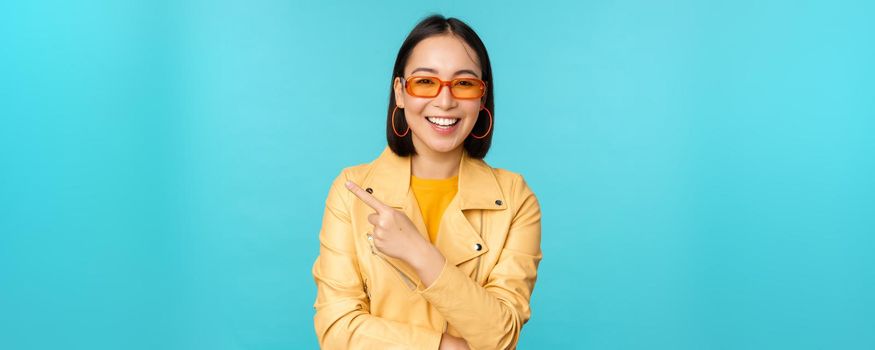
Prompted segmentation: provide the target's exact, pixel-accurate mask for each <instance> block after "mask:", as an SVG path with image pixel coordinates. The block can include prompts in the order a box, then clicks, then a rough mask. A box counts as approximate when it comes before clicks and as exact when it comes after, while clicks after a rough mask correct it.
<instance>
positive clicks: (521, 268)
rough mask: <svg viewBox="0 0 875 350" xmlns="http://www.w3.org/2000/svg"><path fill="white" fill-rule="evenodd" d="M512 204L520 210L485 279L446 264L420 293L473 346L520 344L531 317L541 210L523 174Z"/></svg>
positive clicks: (540, 255) (501, 346) (474, 347)
mask: <svg viewBox="0 0 875 350" xmlns="http://www.w3.org/2000/svg"><path fill="white" fill-rule="evenodd" d="M511 191H512V193H513V194H512V196H511V198H516V202H517V203H513V204H511V203H508V204H511V205H512V208H515V210H516V213H515V214H514V215H513V219H512V222H511V225H510V228H509V230H508V233H507V235H508V236H507V240H506V241H505V245H504V247H502V250H501V253H500V255H499V259H498V262H497V263H496V265H495V267H494V269H493V270H492V271H491V272H490V274H489V276H488V278H487V281H486V284H485V285H483V286H481V285H480V284H479V283H477V282H476V281H474V280H473V279H471V278H470V277H468V276H467V275H466V274H465V273H464V272H462V271H461V270H460V269H459V268H458V267H456V266H455V265H453V264H451V263H449V262H447V263H445V264H444V267H443V269H442V270H441V273H440V275H439V276H438V278H437V279H436V280H435V281H434V282H433V283H432V284H431V285H430V286H428V287H427V288H423V287H420V289H419V290H418V292H419V293H420V295H422V296H423V297H424V298H425V299H426V300H428V302H429V303H431V304H432V305H433V306H434V307H435V308H436V309H437V310H438V311H439V312H440V313H441V315H443V316H444V318H445V319H446V320H447V322H449V323H450V324H451V325H453V327H454V328H455V329H456V330H458V331H459V333H460V334H461V335H462V337H463V338H464V339H465V341H467V342H468V345H469V346H470V347H471V349H513V348H516V345H517V341H518V339H519V335H520V330H521V329H522V326H523V324H525V323H526V321H528V320H529V317H530V316H531V311H530V309H529V300H530V297H531V295H532V290H533V288H534V285H535V279H536V277H537V269H538V264H539V262H540V261H541V257H542V254H541V209H540V205H539V203H538V200H537V198H536V197H535V195H534V193H532V191H531V190H530V189H529V188H528V186H527V185H526V183H525V180H523V179H522V177H521V176H520V177H519V178H518V179H517V181H515V184H514V186H513V188H512V189H511Z"/></svg>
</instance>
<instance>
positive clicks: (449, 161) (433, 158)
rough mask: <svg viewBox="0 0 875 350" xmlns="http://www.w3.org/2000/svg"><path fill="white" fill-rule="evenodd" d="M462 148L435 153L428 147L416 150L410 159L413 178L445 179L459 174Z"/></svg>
mask: <svg viewBox="0 0 875 350" xmlns="http://www.w3.org/2000/svg"><path fill="white" fill-rule="evenodd" d="M463 151H464V150H463V149H462V146H459V147H457V148H456V149H454V150H452V151H449V152H436V151H433V150H430V149H428V147H419V148H417V149H416V153H417V154H416V155H414V156H413V158H412V159H411V168H412V169H410V170H411V171H412V173H413V176H416V177H418V178H422V179H447V178H451V177H453V176H456V175H458V174H459V162H461V160H462V152H463Z"/></svg>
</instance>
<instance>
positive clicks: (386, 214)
mask: <svg viewBox="0 0 875 350" xmlns="http://www.w3.org/2000/svg"><path fill="white" fill-rule="evenodd" d="M346 188H347V189H349V190H350V192H352V193H353V194H355V195H356V197H358V198H359V199H361V200H362V202H364V203H365V204H367V205H368V206H369V207H371V208H373V209H374V210H375V211H376V212H375V213H373V214H370V215H368V222H370V223H371V224H372V225H374V232H372V233H371V234H370V237H369V238H368V239H371V240H373V244H374V247H375V248H377V250H379V251H380V252H381V253H383V254H385V255H387V256H391V257H393V258H396V259H401V260H402V261H405V262H407V263H411V262H412V261H413V259H414V258H415V257H416V256H417V255H421V254H422V252H423V251H424V250H426V249H427V247H428V246H430V245H431V244H430V243H429V242H428V241H426V240H425V238H423V237H422V234H420V233H419V230H417V229H416V225H414V224H413V222H412V221H410V218H408V217H407V215H404V213H402V212H400V211H398V210H395V208H392V207H390V206H388V205H385V204H383V203H382V202H380V200H378V199H377V198H376V197H374V196H372V195H371V194H370V193H368V192H367V191H365V190H363V189H362V188H361V187H359V186H358V185H356V184H355V183H353V182H352V181H347V182H346Z"/></svg>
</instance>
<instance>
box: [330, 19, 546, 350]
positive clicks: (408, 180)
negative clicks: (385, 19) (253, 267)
mask: <svg viewBox="0 0 875 350" xmlns="http://www.w3.org/2000/svg"><path fill="white" fill-rule="evenodd" d="M493 101H494V87H493V85H492V70H491V68H490V63H489V56H488V55H487V53H486V47H485V46H484V45H483V42H482V41H481V40H480V38H479V37H478V36H477V34H476V33H475V32H474V31H473V30H472V29H471V28H470V27H468V26H467V25H466V24H465V23H463V22H461V21H459V20H457V19H454V18H449V19H447V18H444V17H442V16H437V15H435V16H431V17H428V18H426V19H424V20H423V21H421V22H420V23H419V24H418V25H417V26H416V27H415V28H414V29H413V31H412V32H411V33H410V34H409V35H408V37H407V39H406V40H405V41H404V43H403V44H402V45H401V49H400V50H399V52H398V56H397V59H396V61H395V68H394V70H393V76H392V88H391V90H390V95H389V113H388V115H387V120H386V121H387V125H386V133H387V143H388V146H387V147H386V148H385V149H384V150H383V153H382V154H381V155H380V156H379V157H378V158H377V159H376V160H374V161H373V162H371V163H368V164H360V165H356V166H352V167H348V168H345V169H343V171H342V172H341V174H340V175H339V176H337V178H336V179H335V180H334V182H333V184H332V186H331V188H330V189H329V192H328V198H327V200H326V203H325V214H324V217H323V221H322V230H321V232H320V235H319V240H320V250H319V257H318V258H317V259H316V262H315V263H314V264H313V277H314V279H315V281H316V286H317V295H316V302H315V304H314V307H315V309H316V315H315V317H314V325H315V330H316V335H317V337H318V338H319V344H320V345H321V346H322V347H323V348H331V349H347V348H356V349H358V348H365V349H387V348H403V349H409V348H417V349H438V348H440V349H469V348H473V349H508V348H515V347H516V344H517V342H518V341H519V336H520V332H521V330H522V326H523V324H525V323H526V322H527V321H528V320H529V318H530V317H531V310H530V308H529V301H530V298H531V295H532V290H533V289H534V284H535V280H536V277H537V269H538V264H539V262H540V261H541V257H542V254H541V248H540V244H541V210H540V205H539V203H538V200H537V198H536V197H535V195H534V193H533V192H532V191H531V189H530V188H529V187H528V186H527V185H526V182H525V180H524V179H523V177H522V176H521V175H519V174H516V173H513V172H511V171H508V170H504V169H498V168H493V167H491V166H489V165H488V164H486V162H484V161H483V157H484V156H485V155H486V153H487V152H488V151H489V147H490V144H491V141H492V134H493V132H494V126H493V125H494V122H495V121H494V118H493V114H492V109H493ZM359 185H361V186H359Z"/></svg>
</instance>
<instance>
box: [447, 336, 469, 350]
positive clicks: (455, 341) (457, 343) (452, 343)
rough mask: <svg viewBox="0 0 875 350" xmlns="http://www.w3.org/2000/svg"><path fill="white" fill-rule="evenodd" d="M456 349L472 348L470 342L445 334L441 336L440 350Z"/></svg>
mask: <svg viewBox="0 0 875 350" xmlns="http://www.w3.org/2000/svg"><path fill="white" fill-rule="evenodd" d="M456 349H464V350H470V348H469V347H468V342H466V341H465V339H462V338H457V337H454V336H452V335H449V334H447V333H444V334H443V336H441V345H440V350H456Z"/></svg>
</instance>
